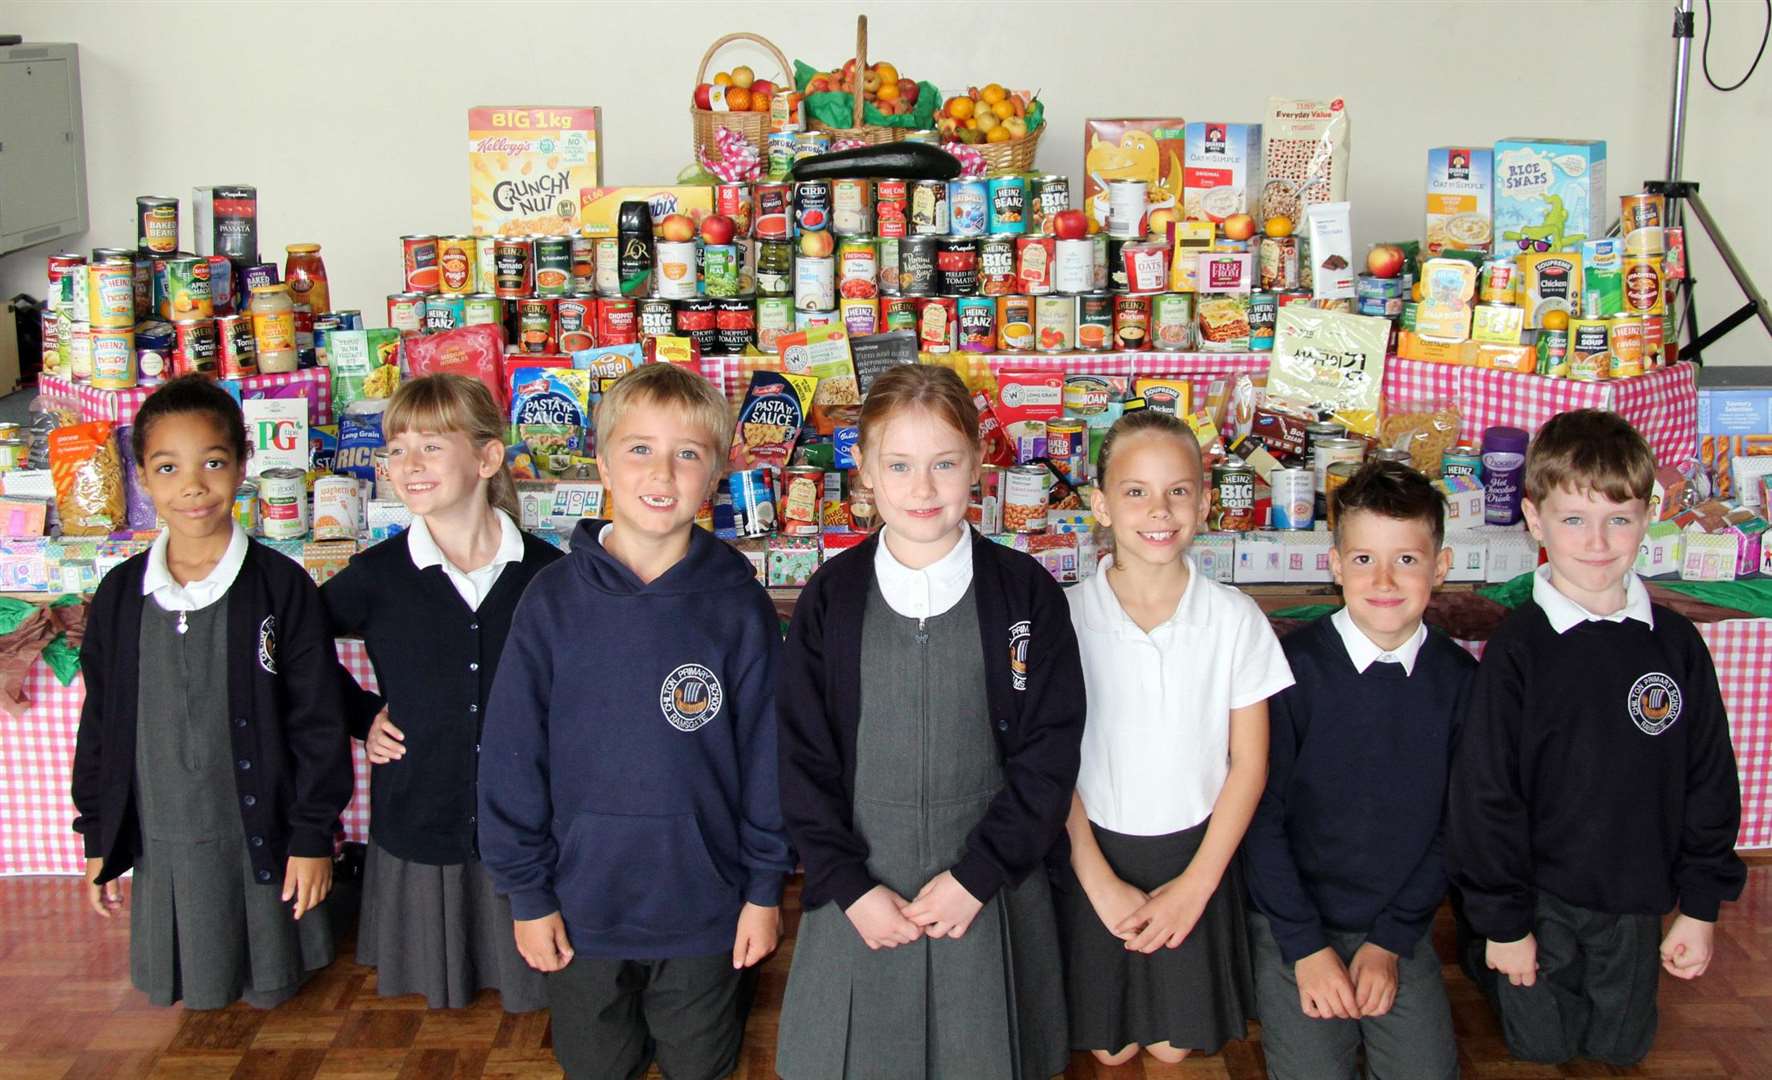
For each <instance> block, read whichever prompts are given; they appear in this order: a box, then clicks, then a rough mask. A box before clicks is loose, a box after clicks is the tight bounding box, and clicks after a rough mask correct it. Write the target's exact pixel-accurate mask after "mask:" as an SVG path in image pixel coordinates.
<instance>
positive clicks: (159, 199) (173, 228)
mask: <svg viewBox="0 0 1772 1080" xmlns="http://www.w3.org/2000/svg"><path fill="white" fill-rule="evenodd" d="M135 246H136V247H137V248H139V249H140V250H142V251H147V252H152V253H153V254H155V255H170V254H172V253H173V252H175V251H177V250H178V200H177V199H169V198H165V197H163V196H159V195H137V196H136V197H135ZM130 385H132V386H133V385H134V383H133V382H132V383H131V384H130Z"/></svg>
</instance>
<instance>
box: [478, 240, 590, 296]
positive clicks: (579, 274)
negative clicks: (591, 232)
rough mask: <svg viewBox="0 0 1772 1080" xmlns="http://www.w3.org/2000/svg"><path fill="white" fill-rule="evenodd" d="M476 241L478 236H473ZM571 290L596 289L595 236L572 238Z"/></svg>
mask: <svg viewBox="0 0 1772 1080" xmlns="http://www.w3.org/2000/svg"><path fill="white" fill-rule="evenodd" d="M475 239H476V241H477V240H478V238H477V237H476V238H475ZM479 280H480V275H479V274H475V275H474V282H475V285H474V289H475V291H476V292H477V291H479V288H480V286H479ZM572 291H573V292H575V293H584V292H596V291H597V238H596V237H594V236H584V235H582V234H581V235H576V236H574V237H573V238H572Z"/></svg>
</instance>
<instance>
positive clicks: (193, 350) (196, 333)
mask: <svg viewBox="0 0 1772 1080" xmlns="http://www.w3.org/2000/svg"><path fill="white" fill-rule="evenodd" d="M172 329H173V333H174V334H175V335H176V336H175V338H174V340H173V346H172V373H173V374H174V375H193V374H195V375H207V376H209V377H210V378H212V379H213V378H215V369H216V366H217V361H216V344H215V319H213V318H205V317H202V316H197V317H193V318H189V319H174V320H173V321H172Z"/></svg>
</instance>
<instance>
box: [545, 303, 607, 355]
mask: <svg viewBox="0 0 1772 1080" xmlns="http://www.w3.org/2000/svg"><path fill="white" fill-rule="evenodd" d="M554 319H555V323H554V339H555V342H556V343H557V345H558V348H559V351H560V352H563V353H566V354H568V355H570V354H572V353H575V352H578V351H579V350H581V349H588V348H591V347H592V346H593V345H595V344H596V343H597V298H596V297H594V296H589V295H585V294H582V293H581V294H579V295H577V296H562V297H560V298H559V300H557V301H556V302H555V305H554Z"/></svg>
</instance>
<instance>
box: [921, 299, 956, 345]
mask: <svg viewBox="0 0 1772 1080" xmlns="http://www.w3.org/2000/svg"><path fill="white" fill-rule="evenodd" d="M959 304H960V298H959V297H957V296H925V297H923V298H922V299H920V300H918V301H917V351H919V352H927V353H950V352H953V351H954V346H955V344H956V338H957V337H958V330H959V328H958V326H957V325H956V324H957V323H958V322H959V314H960V310H959Z"/></svg>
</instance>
